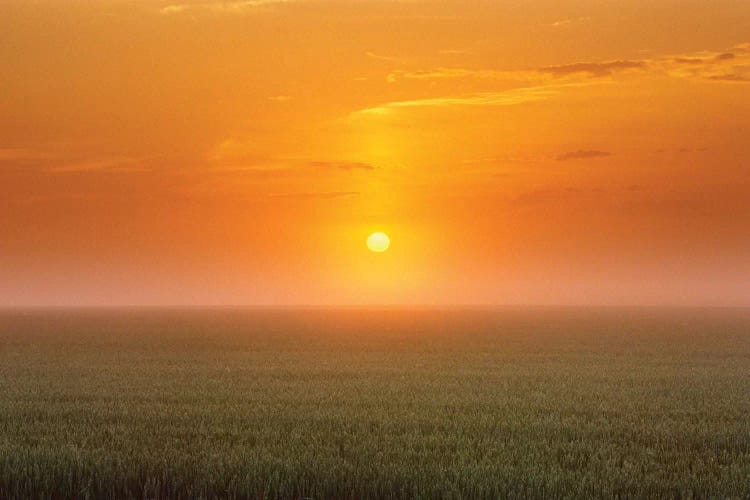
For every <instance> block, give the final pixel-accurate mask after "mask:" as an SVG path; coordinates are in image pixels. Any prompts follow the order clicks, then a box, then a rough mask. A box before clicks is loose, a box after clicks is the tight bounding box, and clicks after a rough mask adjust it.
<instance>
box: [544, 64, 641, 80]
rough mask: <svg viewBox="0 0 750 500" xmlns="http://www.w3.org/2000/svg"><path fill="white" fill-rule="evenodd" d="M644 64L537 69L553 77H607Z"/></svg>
mask: <svg viewBox="0 0 750 500" xmlns="http://www.w3.org/2000/svg"><path fill="white" fill-rule="evenodd" d="M645 66H646V64H645V63H644V62H643V61H606V62H599V63H575V64H563V65H561V66H546V67H543V68H540V69H538V70H537V71H539V72H541V73H549V74H551V75H554V76H566V75H574V74H576V73H586V74H588V75H591V76H597V77H599V76H608V75H611V74H612V73H614V72H616V71H625V70H632V69H643V68H645Z"/></svg>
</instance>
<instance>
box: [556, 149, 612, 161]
mask: <svg viewBox="0 0 750 500" xmlns="http://www.w3.org/2000/svg"><path fill="white" fill-rule="evenodd" d="M607 156H612V153H610V152H608V151H596V150H583V149H580V150H578V151H571V152H568V153H563V154H561V155H559V156H558V157H557V161H569V160H590V159H593V158H605V157H607Z"/></svg>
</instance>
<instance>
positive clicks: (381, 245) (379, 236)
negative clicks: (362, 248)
mask: <svg viewBox="0 0 750 500" xmlns="http://www.w3.org/2000/svg"><path fill="white" fill-rule="evenodd" d="M390 246H391V239H390V238H389V237H388V235H387V234H385V233H382V232H377V233H372V234H371V235H370V236H368V237H367V248H369V249H370V250H372V251H373V252H377V253H383V252H385V251H386V250H388V247H390Z"/></svg>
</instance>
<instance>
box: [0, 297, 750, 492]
mask: <svg viewBox="0 0 750 500" xmlns="http://www.w3.org/2000/svg"><path fill="white" fill-rule="evenodd" d="M613 496H618V497H680V498H691V497H695V498H703V497H730V498H748V497H749V496H750V311H749V310H742V309H702V310H698V309H695V310H689V309H606V308H601V309H573V308H567V309H566V308H501V309H472V310H469V309H465V310H462V309H445V310H438V309H419V310H418V309H415V310H406V309H382V310H379V309H359V310H335V309H307V310H281V309H278V310H260V309H192V310H191V309H182V310H157V309H132V310H125V309H121V310H116V309H112V310H104V309H103V310H78V311H72V310H28V311H20V310H6V311H4V312H0V497H2V498H8V497H9V498H42V497H43V498H50V497H54V498H59V497H77V498H93V497H133V498H135V497H138V498H165V497H170V498H173V497H183V498H184V497H206V498H214V497H229V498H248V497H252V498H316V499H317V498H414V497H421V498H476V497H525V498H528V497H548V498H549V497H553V498H557V497H613Z"/></svg>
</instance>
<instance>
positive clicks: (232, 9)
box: [159, 0, 299, 15]
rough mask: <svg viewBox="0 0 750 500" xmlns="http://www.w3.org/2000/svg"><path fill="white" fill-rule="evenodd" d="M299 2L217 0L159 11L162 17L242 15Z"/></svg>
mask: <svg viewBox="0 0 750 500" xmlns="http://www.w3.org/2000/svg"><path fill="white" fill-rule="evenodd" d="M291 1H299V0H234V1H232V0H217V1H214V2H195V3H189V2H186V3H176V4H171V5H166V6H164V7H162V8H161V9H159V12H160V13H161V14H164V15H174V14H182V13H184V12H189V11H206V12H213V13H223V14H232V13H243V12H247V11H251V10H253V9H257V8H258V7H265V6H269V5H274V4H282V3H289V2H291Z"/></svg>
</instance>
